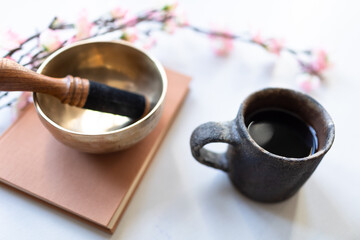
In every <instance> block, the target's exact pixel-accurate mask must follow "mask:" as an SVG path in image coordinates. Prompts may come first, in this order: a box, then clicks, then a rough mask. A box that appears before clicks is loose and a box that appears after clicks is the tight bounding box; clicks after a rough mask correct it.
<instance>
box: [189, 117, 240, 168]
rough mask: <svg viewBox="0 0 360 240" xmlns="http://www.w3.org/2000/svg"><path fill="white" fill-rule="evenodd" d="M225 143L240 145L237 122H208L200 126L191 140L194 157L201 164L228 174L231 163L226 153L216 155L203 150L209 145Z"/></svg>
mask: <svg viewBox="0 0 360 240" xmlns="http://www.w3.org/2000/svg"><path fill="white" fill-rule="evenodd" d="M214 142H224V143H228V144H232V145H238V144H239V143H240V137H239V134H238V132H237V129H236V124H235V120H233V121H228V122H207V123H204V124H202V125H200V126H198V127H197V128H196V129H195V130H194V131H193V133H192V135H191V138H190V147H191V153H192V155H193V157H194V158H195V159H196V160H197V161H199V162H200V163H202V164H204V165H206V166H209V167H213V168H217V169H220V170H223V171H225V172H228V170H229V163H228V159H227V158H226V155H225V153H215V152H213V151H210V150H207V149H205V148H203V147H204V146H205V145H206V144H208V143H214Z"/></svg>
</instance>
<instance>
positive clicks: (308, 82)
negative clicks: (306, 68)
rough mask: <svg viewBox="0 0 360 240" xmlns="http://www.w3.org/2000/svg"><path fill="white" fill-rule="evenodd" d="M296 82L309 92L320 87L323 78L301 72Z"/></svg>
mask: <svg viewBox="0 0 360 240" xmlns="http://www.w3.org/2000/svg"><path fill="white" fill-rule="evenodd" d="M296 82H297V84H298V85H299V87H300V88H301V89H302V90H303V91H305V92H308V93H309V92H312V91H314V90H315V89H317V88H319V87H320V85H321V79H320V78H319V76H317V75H312V74H309V73H302V74H300V75H299V76H298V77H297V79H296Z"/></svg>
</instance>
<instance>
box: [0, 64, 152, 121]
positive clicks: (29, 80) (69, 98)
mask: <svg viewBox="0 0 360 240" xmlns="http://www.w3.org/2000/svg"><path fill="white" fill-rule="evenodd" d="M0 91H29V92H38V93H45V94H49V95H52V96H54V97H56V98H58V99H59V100H60V101H61V102H62V103H65V104H69V105H71V106H76V107H80V108H86V109H92V110H96V111H101V112H107V113H113V114H118V115H123V116H127V117H130V118H135V119H137V118H140V117H142V116H145V115H146V114H147V113H148V112H149V110H150V103H149V101H148V100H147V99H146V97H145V96H143V95H140V94H136V93H132V92H128V91H125V90H121V89H118V88H114V87H110V86H107V85H105V84H102V83H99V82H95V81H90V80H88V79H84V78H79V77H73V76H70V75H69V76H66V77H64V78H53V77H48V76H45V75H41V74H38V73H36V72H33V71H31V70H29V69H27V68H25V67H23V66H21V65H20V64H18V63H16V62H15V61H12V60H10V59H5V58H1V59H0Z"/></svg>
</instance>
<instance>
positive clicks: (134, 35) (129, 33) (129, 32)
mask: <svg viewBox="0 0 360 240" xmlns="http://www.w3.org/2000/svg"><path fill="white" fill-rule="evenodd" d="M138 38H139V37H138V32H137V30H136V28H133V27H130V28H126V29H125V30H124V31H123V34H122V35H121V39H123V40H125V41H128V42H131V43H134V42H135V41H136V40H138Z"/></svg>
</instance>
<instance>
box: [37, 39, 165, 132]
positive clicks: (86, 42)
mask: <svg viewBox="0 0 360 240" xmlns="http://www.w3.org/2000/svg"><path fill="white" fill-rule="evenodd" d="M96 43H115V44H121V45H125V46H127V47H130V48H132V49H134V50H136V51H138V52H140V53H141V54H143V55H144V56H145V57H147V58H148V59H149V60H150V61H151V62H153V64H154V65H155V67H156V68H157V70H158V71H159V73H160V77H161V80H162V92H161V95H160V98H159V100H158V101H157V103H156V104H155V106H154V107H153V109H152V110H151V111H150V112H148V113H147V114H146V115H145V116H143V117H142V118H140V119H138V120H137V121H135V122H133V123H131V124H130V125H127V126H125V127H122V128H120V129H117V130H112V131H108V132H104V133H82V132H77V131H73V130H69V129H67V128H64V127H62V126H60V125H59V124H57V123H56V122H54V121H53V120H51V119H50V118H49V117H48V116H47V115H46V114H45V113H44V112H43V111H42V109H41V107H40V105H39V103H38V100H37V96H36V92H34V93H33V99H34V105H35V109H36V111H37V112H38V114H39V115H40V116H41V117H42V118H43V119H45V120H46V121H47V122H48V123H50V124H51V125H52V126H54V127H55V128H57V129H59V130H61V131H64V132H67V133H70V134H73V135H79V136H106V135H110V134H114V133H119V132H124V131H126V130H128V129H130V128H133V127H134V126H136V125H139V124H141V123H142V122H144V121H146V120H147V119H149V118H150V117H151V116H152V115H153V114H154V113H155V112H156V111H157V110H158V109H159V108H160V106H161V105H162V104H163V103H164V100H165V96H166V92H167V84H168V83H167V76H166V72H165V69H164V67H163V66H162V64H161V63H160V62H159V61H158V60H157V59H156V58H155V57H153V56H152V55H151V54H149V53H147V52H145V51H144V50H143V49H141V48H139V47H136V46H134V45H133V44H131V43H129V42H127V41H124V40H94V39H90V40H89V39H88V40H81V41H78V42H76V43H73V44H71V45H69V46H66V47H62V48H60V49H58V50H56V51H55V52H53V53H52V54H51V55H50V56H49V57H47V58H46V59H45V61H44V62H43V63H42V64H41V65H40V67H39V68H38V70H37V71H36V72H37V73H39V74H41V72H42V71H43V70H44V68H45V67H46V66H47V64H48V63H49V62H50V61H51V60H53V59H54V58H55V57H57V56H58V55H59V54H61V53H63V52H65V51H67V50H68V49H71V48H75V47H77V46H79V45H86V44H96Z"/></svg>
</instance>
